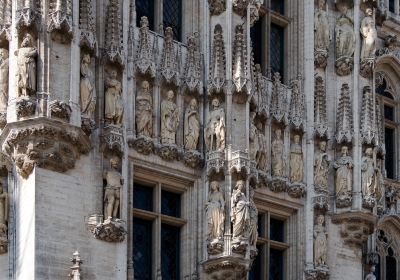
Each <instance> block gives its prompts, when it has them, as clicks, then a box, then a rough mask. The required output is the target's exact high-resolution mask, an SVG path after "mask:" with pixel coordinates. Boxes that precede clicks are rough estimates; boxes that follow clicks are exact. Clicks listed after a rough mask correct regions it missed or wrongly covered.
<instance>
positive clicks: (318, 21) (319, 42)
mask: <svg viewBox="0 0 400 280" xmlns="http://www.w3.org/2000/svg"><path fill="white" fill-rule="evenodd" d="M325 4H326V0H318V10H317V11H316V12H315V15H314V24H315V25H314V26H315V27H314V48H315V49H317V50H325V51H327V50H328V48H329V42H330V39H331V38H330V32H329V20H328V14H327V12H326V11H325V10H324V7H325Z"/></svg>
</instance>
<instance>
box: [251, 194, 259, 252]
mask: <svg viewBox="0 0 400 280" xmlns="http://www.w3.org/2000/svg"><path fill="white" fill-rule="evenodd" d="M249 212H250V227H249V244H250V246H253V247H256V245H257V238H258V230H257V229H258V209H257V206H256V204H255V203H254V189H253V188H250V203H249Z"/></svg>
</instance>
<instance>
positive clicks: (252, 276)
mask: <svg viewBox="0 0 400 280" xmlns="http://www.w3.org/2000/svg"><path fill="white" fill-rule="evenodd" d="M261 249H262V247H260V246H257V250H258V255H257V257H256V259H255V260H254V261H253V265H252V267H251V270H250V272H249V280H259V279H262V275H261V260H262V256H261V254H262V252H261Z"/></svg>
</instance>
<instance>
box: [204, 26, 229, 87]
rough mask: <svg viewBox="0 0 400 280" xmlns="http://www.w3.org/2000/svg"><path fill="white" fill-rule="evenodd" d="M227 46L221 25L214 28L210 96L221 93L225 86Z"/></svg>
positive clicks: (209, 80)
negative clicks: (213, 93)
mask: <svg viewBox="0 0 400 280" xmlns="http://www.w3.org/2000/svg"><path fill="white" fill-rule="evenodd" d="M225 59H226V57H225V46H224V37H223V34H222V27H221V25H219V24H217V25H216V26H215V28H214V40H213V46H212V53H211V61H210V75H209V79H208V94H211V93H212V92H220V91H222V90H223V87H224V86H225V69H226V68H225V67H226V64H225Z"/></svg>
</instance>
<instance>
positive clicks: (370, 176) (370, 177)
mask: <svg viewBox="0 0 400 280" xmlns="http://www.w3.org/2000/svg"><path fill="white" fill-rule="evenodd" d="M376 171H377V168H376V167H375V162H374V158H373V150H372V148H367V149H366V150H365V156H363V157H362V160H361V185H362V188H361V189H362V194H363V197H364V198H367V197H375V194H376Z"/></svg>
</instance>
